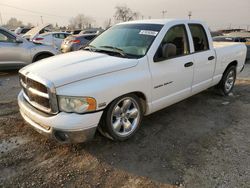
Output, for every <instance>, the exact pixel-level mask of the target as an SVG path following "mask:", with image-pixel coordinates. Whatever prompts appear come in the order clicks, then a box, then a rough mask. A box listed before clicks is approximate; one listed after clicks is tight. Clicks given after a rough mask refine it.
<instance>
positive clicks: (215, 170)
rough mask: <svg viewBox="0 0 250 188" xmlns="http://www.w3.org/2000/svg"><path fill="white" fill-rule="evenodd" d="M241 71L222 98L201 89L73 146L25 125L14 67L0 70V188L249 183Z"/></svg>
mask: <svg viewBox="0 0 250 188" xmlns="http://www.w3.org/2000/svg"><path fill="white" fill-rule="evenodd" d="M247 70H248V71H249V70H250V66H249V65H248V67H247V68H246V71H247ZM249 72H250V71H249ZM249 72H244V73H243V74H242V75H240V80H238V81H237V84H236V87H235V89H234V92H233V93H232V95H230V96H228V97H221V96H219V95H217V94H216V93H215V91H214V90H213V89H209V90H207V91H204V92H202V93H200V94H198V95H196V96H193V97H191V98H189V99H187V100H185V101H182V102H180V103H178V104H175V105H173V106H171V107H168V108H166V109H164V110H162V111H160V112H157V113H154V114H152V115H150V116H148V117H145V118H144V120H143V123H142V127H141V129H140V130H139V132H138V133H137V134H136V135H135V136H134V137H133V138H132V139H130V140H128V141H126V142H122V143H116V142H112V141H110V140H108V139H106V138H104V137H102V136H101V135H100V134H98V133H97V134H96V136H95V138H94V139H93V140H92V141H91V142H88V143H84V144H77V145H60V144H58V143H57V142H55V141H53V140H47V139H46V138H44V137H43V136H42V135H40V134H38V133H37V132H35V131H34V130H33V129H32V128H30V127H29V126H27V125H26V124H25V123H24V121H23V120H22V118H21V116H20V114H19V112H18V107H17V101H16V97H17V93H18V92H19V90H20V87H19V84H18V77H17V73H16V72H7V73H0V187H115V188H117V187H123V188H130V187H135V188H136V187H166V188H174V187H190V188H196V187H197V188H201V187H204V188H206V187H208V188H210V187H223V188H224V187H227V188H230V187H232V188H233V187H244V188H245V187H250V74H249Z"/></svg>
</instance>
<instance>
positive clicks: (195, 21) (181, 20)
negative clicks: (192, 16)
mask: <svg viewBox="0 0 250 188" xmlns="http://www.w3.org/2000/svg"><path fill="white" fill-rule="evenodd" d="M169 22H178V23H180V22H183V23H201V21H198V20H188V19H148V20H134V21H129V22H123V23H120V24H128V23H131V24H161V25H165V24H167V23H169Z"/></svg>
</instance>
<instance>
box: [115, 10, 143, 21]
mask: <svg viewBox="0 0 250 188" xmlns="http://www.w3.org/2000/svg"><path fill="white" fill-rule="evenodd" d="M115 9H116V12H115V14H114V18H115V20H116V21H118V22H126V21H131V20H135V19H137V18H138V17H139V13H138V12H134V11H132V10H131V9H130V8H128V7H127V6H116V7H115Z"/></svg>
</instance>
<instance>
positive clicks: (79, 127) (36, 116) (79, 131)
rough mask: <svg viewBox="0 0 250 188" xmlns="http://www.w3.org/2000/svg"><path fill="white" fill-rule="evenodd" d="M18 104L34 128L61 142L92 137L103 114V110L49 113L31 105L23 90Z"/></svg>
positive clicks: (74, 141) (79, 141) (81, 140)
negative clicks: (81, 112)
mask: <svg viewBox="0 0 250 188" xmlns="http://www.w3.org/2000/svg"><path fill="white" fill-rule="evenodd" d="M18 105H19V108H20V113H21V115H22V117H23V118H24V120H25V121H26V122H27V123H28V124H29V125H30V126H31V127H32V128H34V129H35V130H36V131H37V132H39V133H40V134H42V135H45V136H47V137H49V138H52V139H56V140H57V141H59V142H60V143H81V142H85V141H88V140H90V139H92V138H93V136H94V135H95V132H96V128H97V126H98V123H99V121H100V119H101V116H102V112H96V113H90V114H83V115H81V114H74V113H64V112H60V113H58V114H56V115H48V114H45V113H43V112H41V111H39V110H37V109H36V108H34V107H33V106H31V105H30V104H29V103H28V102H27V101H26V100H25V98H24V97H23V92H22V91H21V92H20V93H19V95H18Z"/></svg>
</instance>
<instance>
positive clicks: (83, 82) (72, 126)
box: [18, 19, 246, 143]
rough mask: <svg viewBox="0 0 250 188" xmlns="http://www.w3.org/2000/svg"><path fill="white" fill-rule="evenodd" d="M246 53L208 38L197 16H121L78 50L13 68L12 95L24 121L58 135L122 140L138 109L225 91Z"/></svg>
mask: <svg viewBox="0 0 250 188" xmlns="http://www.w3.org/2000/svg"><path fill="white" fill-rule="evenodd" d="M245 59H246V46H245V45H244V44H239V43H213V41H212V38H211V34H210V32H209V30H208V27H207V26H206V24H204V23H203V22H200V21H192V20H165V19H163V20H142V21H132V22H127V23H121V24H118V25H115V26H114V27H112V28H110V29H108V30H107V31H105V32H104V33H102V34H101V35H100V36H98V37H97V38H95V39H94V40H93V41H92V42H91V43H90V44H89V46H88V47H86V48H85V50H81V51H77V52H72V53H68V54H64V55H59V56H56V57H52V58H50V59H48V60H42V61H40V62H38V63H36V64H34V65H29V66H27V67H25V68H23V69H22V70H20V82H21V85H22V88H23V89H22V91H21V92H20V94H19V96H18V103H19V107H20V112H21V115H22V117H23V118H24V119H25V120H26V122H28V124H30V125H31V126H32V127H33V128H34V129H36V130H37V131H38V132H40V133H41V134H44V135H46V136H48V137H50V138H54V139H56V140H57V141H59V142H61V143H68V142H83V141H86V140H88V139H90V138H92V137H93V136H94V134H95V132H96V130H97V129H98V130H100V132H101V133H102V134H103V135H105V136H107V137H108V138H110V139H113V140H118V141H123V140H126V139H128V138H130V137H131V136H133V135H134V134H135V133H136V132H137V130H138V128H139V127H140V125H141V121H142V118H143V116H145V115H149V114H152V113H154V112H156V111H158V110H160V109H163V108H165V107H167V106H170V105H172V104H174V103H176V102H179V101H181V100H183V99H186V98H188V97H190V96H192V95H195V94H197V93H199V92H201V91H204V90H206V89H207V88H210V87H212V86H217V88H218V89H219V91H221V93H222V94H223V95H228V94H229V93H230V92H231V91H232V89H233V87H234V83H235V80H236V75H237V73H239V72H240V71H242V70H243V68H244V63H245ZM187 113H188V111H187ZM152 126H154V125H152ZM187 128H188V127H187Z"/></svg>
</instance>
